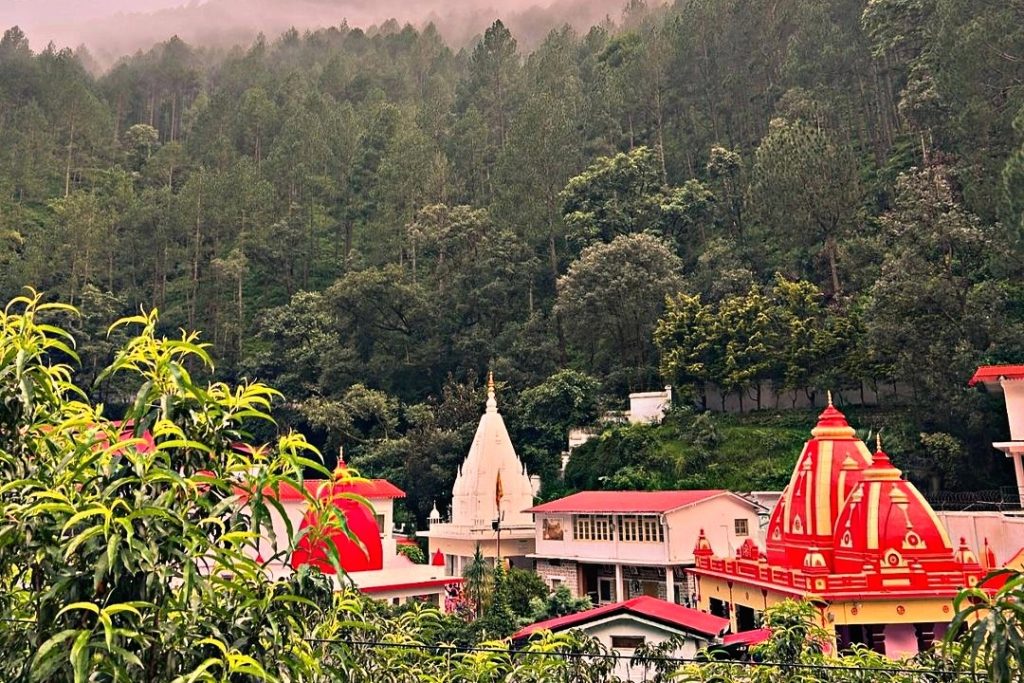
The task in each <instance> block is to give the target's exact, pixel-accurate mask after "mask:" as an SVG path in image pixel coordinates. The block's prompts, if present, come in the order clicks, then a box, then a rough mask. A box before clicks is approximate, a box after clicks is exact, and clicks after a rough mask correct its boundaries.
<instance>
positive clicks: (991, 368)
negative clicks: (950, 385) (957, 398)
mask: <svg viewBox="0 0 1024 683" xmlns="http://www.w3.org/2000/svg"><path fill="white" fill-rule="evenodd" d="M1000 379H1024V365H982V366H981V367H980V368H978V369H977V370H975V372H974V376H973V377H971V379H970V381H968V382H967V386H969V387H973V386H975V385H977V384H984V385H989V384H995V385H998V383H999V380H1000Z"/></svg>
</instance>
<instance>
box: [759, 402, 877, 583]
mask: <svg viewBox="0 0 1024 683" xmlns="http://www.w3.org/2000/svg"><path fill="white" fill-rule="evenodd" d="M811 437H812V438H811V440H810V441H808V442H807V443H806V444H805V445H804V449H803V451H802V452H801V453H800V457H799V458H798V459H797V462H796V467H795V468H794V469H793V476H792V478H791V479H790V481H789V485H788V486H787V487H786V488H785V490H784V491H783V492H782V498H781V499H780V500H779V503H778V505H776V507H775V510H774V511H773V512H772V516H771V519H770V520H769V522H768V530H767V543H766V549H767V555H768V561H769V562H770V563H772V564H774V565H776V566H783V567H790V568H793V569H797V568H800V567H803V566H804V559H805V555H806V554H807V553H808V552H809V551H810V550H811V549H812V548H813V549H815V553H816V556H815V558H814V562H815V563H818V562H820V561H821V558H823V559H824V561H825V563H826V565H828V566H831V563H832V536H833V533H832V532H833V529H834V528H835V520H836V517H837V516H838V514H839V511H840V509H842V507H843V504H844V503H845V502H846V499H847V497H848V496H849V494H850V492H851V491H852V490H853V488H854V486H856V484H857V483H858V482H859V481H860V477H861V473H862V472H863V471H864V469H865V468H866V467H868V466H869V465H870V464H871V452H870V451H869V450H868V448H867V446H865V445H864V442H863V441H861V440H860V439H858V438H857V436H856V433H855V432H854V430H853V428H852V427H851V426H850V425H849V423H847V421H846V416H844V415H843V414H842V413H841V412H839V410H837V409H836V408H835V406H833V405H832V401H831V397H830V399H829V404H828V407H826V408H825V410H824V411H823V412H822V413H821V415H820V416H819V417H818V424H817V426H816V427H815V428H814V429H812V430H811ZM818 555H820V558H819V557H818Z"/></svg>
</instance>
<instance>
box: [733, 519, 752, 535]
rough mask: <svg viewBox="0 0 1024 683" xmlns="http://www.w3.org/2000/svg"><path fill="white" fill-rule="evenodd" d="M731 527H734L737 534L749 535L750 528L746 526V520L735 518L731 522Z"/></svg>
mask: <svg viewBox="0 0 1024 683" xmlns="http://www.w3.org/2000/svg"><path fill="white" fill-rule="evenodd" d="M733 528H735V529H736V535H737V536H749V535H750V530H749V528H748V527H747V520H745V519H737V520H735V521H734V522H733Z"/></svg>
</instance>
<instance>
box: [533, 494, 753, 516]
mask: <svg viewBox="0 0 1024 683" xmlns="http://www.w3.org/2000/svg"><path fill="white" fill-rule="evenodd" d="M722 495H733V494H729V492H728V491H725V490H724V489H706V490H697V491H581V492H579V493H574V494H572V495H571V496H566V497H565V498H559V499H558V500H553V501H551V502H550V503H543V504H541V505H535V506H534V507H532V508H530V509H529V510H527V512H549V513H551V512H588V513H601V514H621V513H664V512H669V511H671V510H677V509H679V508H682V507H687V506H689V505H696V504H697V503H703V502H704V501H706V500H710V499H712V498H716V497H718V496H722Z"/></svg>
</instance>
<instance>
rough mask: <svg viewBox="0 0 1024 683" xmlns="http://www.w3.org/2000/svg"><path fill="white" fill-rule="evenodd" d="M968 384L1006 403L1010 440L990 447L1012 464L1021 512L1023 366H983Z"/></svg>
mask: <svg viewBox="0 0 1024 683" xmlns="http://www.w3.org/2000/svg"><path fill="white" fill-rule="evenodd" d="M967 384H968V386H972V387H974V386H978V387H983V388H984V389H985V390H986V391H991V392H993V393H1000V394H1002V395H1003V398H1004V400H1005V401H1006V419H1007V422H1008V423H1009V426H1010V440H1009V441H997V442H995V443H993V444H992V447H993V448H995V449H996V450H1000V451H1002V452H1003V453H1005V454H1006V457H1008V458H1010V459H1011V460H1013V473H1014V476H1015V478H1016V480H1017V500H1018V502H1019V503H1020V506H1021V507H1022V508H1024V365H983V366H981V367H980V368H978V370H977V371H976V372H975V373H974V376H973V377H971V379H970V381H969V382H968V383H967Z"/></svg>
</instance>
